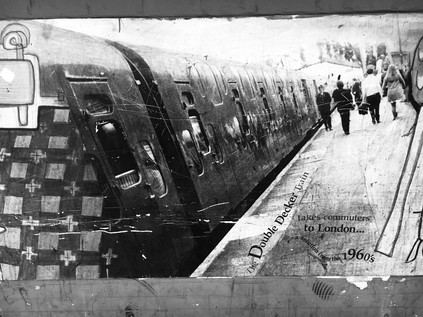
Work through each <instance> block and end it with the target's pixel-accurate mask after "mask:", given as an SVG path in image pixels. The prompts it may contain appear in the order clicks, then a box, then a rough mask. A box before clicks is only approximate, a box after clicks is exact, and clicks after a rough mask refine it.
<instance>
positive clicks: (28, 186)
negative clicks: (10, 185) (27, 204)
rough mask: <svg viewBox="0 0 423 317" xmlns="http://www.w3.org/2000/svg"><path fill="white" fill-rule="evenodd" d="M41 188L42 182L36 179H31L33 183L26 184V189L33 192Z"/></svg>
mask: <svg viewBox="0 0 423 317" xmlns="http://www.w3.org/2000/svg"><path fill="white" fill-rule="evenodd" d="M40 188H41V184H38V183H36V182H35V180H34V179H31V183H29V184H26V185H25V189H28V190H29V192H30V193H31V194H32V193H34V192H35V190H36V189H40Z"/></svg>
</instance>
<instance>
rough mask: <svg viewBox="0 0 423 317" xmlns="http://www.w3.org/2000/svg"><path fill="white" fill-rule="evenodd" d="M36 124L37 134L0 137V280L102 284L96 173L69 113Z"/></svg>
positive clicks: (56, 112)
mask: <svg viewBox="0 0 423 317" xmlns="http://www.w3.org/2000/svg"><path fill="white" fill-rule="evenodd" d="M39 118H40V119H39V122H40V128H39V129H38V130H35V131H31V130H0V223H2V224H4V225H5V226H6V228H7V230H6V232H4V233H0V254H1V257H0V268H1V270H0V272H1V273H0V274H1V276H0V280H1V279H3V280H16V279H62V278H98V277H100V266H99V263H100V261H106V259H102V258H101V252H100V248H99V246H100V242H101V239H102V233H101V231H92V230H93V225H92V224H94V223H95V222H96V219H101V218H100V217H101V216H102V212H103V197H102V196H101V190H100V188H99V186H98V184H97V178H96V176H95V172H94V169H93V167H92V166H91V163H90V160H89V159H87V157H88V156H87V155H86V153H85V152H84V147H83V144H82V140H81V137H80V136H79V134H78V133H77V128H76V126H75V124H74V123H73V122H72V116H71V115H70V113H69V110H68V109H53V108H40V110H39ZM82 189H83V190H82Z"/></svg>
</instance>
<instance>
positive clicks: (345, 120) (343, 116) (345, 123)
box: [341, 111, 350, 134]
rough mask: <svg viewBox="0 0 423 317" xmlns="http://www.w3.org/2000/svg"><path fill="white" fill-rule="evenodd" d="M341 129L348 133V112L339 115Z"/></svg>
mask: <svg viewBox="0 0 423 317" xmlns="http://www.w3.org/2000/svg"><path fill="white" fill-rule="evenodd" d="M341 122H342V129H343V130H344V132H345V133H347V134H348V133H350V112H349V111H346V112H344V113H342V114H341Z"/></svg>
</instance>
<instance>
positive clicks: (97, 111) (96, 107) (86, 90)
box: [71, 81, 114, 116]
mask: <svg viewBox="0 0 423 317" xmlns="http://www.w3.org/2000/svg"><path fill="white" fill-rule="evenodd" d="M71 86H72V90H73V91H74V93H75V96H76V97H77V98H78V103H79V105H80V107H81V108H82V109H85V110H86V111H87V112H88V113H89V114H91V115H93V116H101V115H106V114H110V113H112V112H113V105H114V101H113V97H112V93H111V90H110V88H109V85H108V83H107V82H102V81H98V82H96V81H91V82H71Z"/></svg>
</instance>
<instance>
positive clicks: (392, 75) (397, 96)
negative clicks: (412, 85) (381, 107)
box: [382, 65, 405, 120]
mask: <svg viewBox="0 0 423 317" xmlns="http://www.w3.org/2000/svg"><path fill="white" fill-rule="evenodd" d="M382 87H387V88H388V93H387V95H388V101H389V102H390V103H391V106H392V115H393V116H394V120H395V119H396V118H397V117H398V112H397V108H396V106H397V104H396V102H397V101H400V100H404V89H403V87H405V81H404V78H402V76H401V74H400V73H399V71H398V69H397V68H396V67H395V65H389V68H388V72H387V74H386V76H385V79H384V80H383V84H382Z"/></svg>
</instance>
